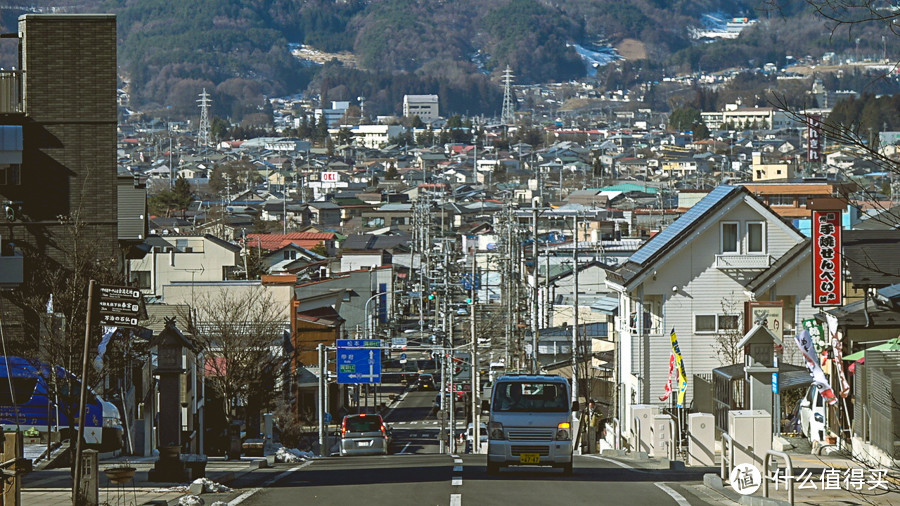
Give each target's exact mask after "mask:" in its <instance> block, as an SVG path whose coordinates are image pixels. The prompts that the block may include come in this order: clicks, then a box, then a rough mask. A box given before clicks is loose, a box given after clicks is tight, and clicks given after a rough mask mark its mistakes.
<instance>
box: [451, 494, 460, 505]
mask: <svg viewBox="0 0 900 506" xmlns="http://www.w3.org/2000/svg"><path fill="white" fill-rule="evenodd" d="M450 506H462V494H450Z"/></svg>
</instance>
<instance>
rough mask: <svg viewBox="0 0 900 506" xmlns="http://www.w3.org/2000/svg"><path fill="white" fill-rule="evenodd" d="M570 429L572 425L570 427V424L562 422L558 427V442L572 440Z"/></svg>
mask: <svg viewBox="0 0 900 506" xmlns="http://www.w3.org/2000/svg"><path fill="white" fill-rule="evenodd" d="M570 428H571V425H569V422H560V423H559V425H557V426H556V440H557V441H569V440H570V439H572V433H571V431H570Z"/></svg>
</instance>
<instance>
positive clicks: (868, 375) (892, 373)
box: [854, 350, 900, 459]
mask: <svg viewBox="0 0 900 506" xmlns="http://www.w3.org/2000/svg"><path fill="white" fill-rule="evenodd" d="M854 376H855V378H854V380H855V385H854V387H855V391H854V394H855V395H856V399H857V409H856V410H855V412H854V417H855V421H854V431H855V432H856V434H857V435H858V436H860V437H862V438H863V439H864V440H866V441H868V442H870V443H872V445H874V446H876V447H878V448H879V449H881V450H882V451H884V452H885V453H886V454H887V455H889V456H890V457H891V458H895V459H896V458H900V448H898V447H897V445H896V444H895V441H897V440H898V439H900V352H898V351H879V350H868V351H866V361H865V363H864V364H857V369H856V374H855V375H854Z"/></svg>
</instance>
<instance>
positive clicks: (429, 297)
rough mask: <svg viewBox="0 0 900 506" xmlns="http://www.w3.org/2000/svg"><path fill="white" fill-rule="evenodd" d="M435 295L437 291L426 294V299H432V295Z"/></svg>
mask: <svg viewBox="0 0 900 506" xmlns="http://www.w3.org/2000/svg"><path fill="white" fill-rule="evenodd" d="M436 295H437V292H431V293H429V294H428V300H434V297H435V296H436Z"/></svg>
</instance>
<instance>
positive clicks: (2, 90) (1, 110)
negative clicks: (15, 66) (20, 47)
mask: <svg viewBox="0 0 900 506" xmlns="http://www.w3.org/2000/svg"><path fill="white" fill-rule="evenodd" d="M22 75H23V72H22V71H21V70H6V69H0V114H10V113H22V112H25V108H24V107H23V104H22Z"/></svg>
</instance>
